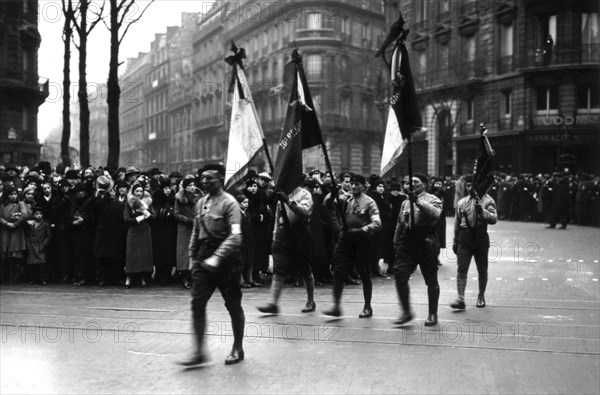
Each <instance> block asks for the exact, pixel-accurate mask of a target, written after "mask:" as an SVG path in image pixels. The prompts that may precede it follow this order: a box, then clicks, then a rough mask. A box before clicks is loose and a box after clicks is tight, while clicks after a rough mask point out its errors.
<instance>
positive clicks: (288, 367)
mask: <svg viewBox="0 0 600 395" xmlns="http://www.w3.org/2000/svg"><path fill="white" fill-rule="evenodd" d="M452 223H453V221H452V219H450V218H449V221H448V235H449V236H450V235H451V229H452V228H451V226H452ZM490 239H491V241H492V245H493V247H492V249H491V250H490V274H489V284H488V291H487V294H486V300H487V303H488V306H487V307H486V308H484V309H477V308H475V306H474V304H475V299H476V296H477V279H476V278H477V272H476V269H475V265H474V264H472V267H471V270H470V272H469V283H468V285H467V295H466V296H467V297H466V299H467V300H466V301H467V310H466V311H464V312H453V311H452V309H450V307H448V303H449V302H450V301H452V300H453V299H454V298H455V297H456V290H455V281H456V278H455V277H456V264H455V256H454V255H453V254H452V252H451V249H448V253H447V255H443V257H442V262H443V266H442V267H441V268H440V271H439V279H440V286H441V297H440V311H439V317H440V324H439V325H438V326H437V327H434V328H426V327H424V326H423V321H424V319H425V318H426V314H427V297H426V290H425V286H424V283H423V279H422V276H421V274H420V273H418V272H417V273H415V274H414V275H413V278H412V280H411V297H412V303H413V306H414V308H415V311H416V314H417V319H416V320H415V322H414V324H413V325H411V326H408V327H405V328H404V329H399V328H397V327H395V326H394V325H393V324H392V323H391V321H392V320H393V319H395V318H397V317H398V316H399V314H400V312H399V307H398V302H397V296H396V293H395V288H394V283H393V280H392V279H390V278H377V279H375V281H374V291H373V302H374V304H373V309H374V314H375V315H374V317H373V318H371V319H359V318H358V313H359V312H360V310H361V308H362V288H361V286H348V287H346V289H345V291H344V295H343V312H344V316H343V318H341V319H338V320H332V319H330V317H327V316H324V315H323V314H321V312H320V311H321V310H322V309H324V308H326V307H329V306H330V303H331V287H330V286H322V287H318V288H317V290H316V302H317V312H315V313H311V314H302V313H300V309H301V307H302V305H303V304H304V302H305V292H304V289H303V288H295V287H293V285H290V286H288V287H287V288H286V289H285V290H284V293H283V297H282V305H281V310H282V314H280V315H279V316H276V317H272V316H270V317H265V316H262V315H261V314H259V313H258V311H257V310H256V306H257V305H258V304H260V303H262V302H264V301H265V299H266V298H267V293H268V289H267V288H261V289H251V290H249V291H245V292H244V298H243V301H242V302H243V306H244V309H245V311H246V321H247V325H246V338H245V340H246V341H245V345H244V347H245V351H246V360H245V361H243V362H242V363H241V364H239V365H234V366H225V365H224V364H223V360H224V358H225V357H226V355H227V354H228V352H229V350H230V348H231V344H232V335H231V327H230V325H229V318H228V314H227V311H226V310H225V307H224V306H223V302H222V298H221V296H220V294H219V293H218V292H216V293H215V295H214V297H213V299H212V300H211V302H210V303H209V306H208V319H209V327H208V337H207V345H208V351H209V353H210V356H211V358H212V362H211V363H210V364H209V365H208V366H206V367H203V368H199V369H187V370H186V369H182V368H181V367H179V366H177V365H175V364H174V361H176V360H177V359H180V358H183V357H185V356H186V355H187V353H188V352H189V351H190V350H191V345H192V336H191V322H190V309H189V291H185V290H183V289H179V288H175V287H170V288H168V287H151V288H147V289H140V288H133V289H129V290H126V289H122V288H116V287H108V288H102V289H101V288H97V287H82V288H76V287H73V286H58V285H50V286H47V287H41V286H30V285H20V286H14V285H13V286H5V285H3V286H2V288H1V294H0V296H1V304H0V308H1V311H0V321H1V329H2V343H1V344H0V346H1V348H0V358H1V361H0V382H1V384H0V385H1V388H0V392H1V393H3V394H9V393H27V394H30V393H311V392H316V393H445V394H450V393H469V394H470V393H474V394H475V393H477V394H479V393H527V394H534V393H544V394H546V393H552V394H565V393H573V394H574V393H577V394H580V393H586V394H589V393H598V392H599V391H600V379H599V376H600V373H599V371H600V323H599V315H600V311H599V309H600V288H599V281H598V279H599V277H600V271H599V263H598V260H599V255H600V254H599V246H600V230H599V229H598V228H588V227H577V226H569V228H568V229H567V230H558V229H557V230H547V229H544V228H543V224H539V223H516V222H500V223H499V224H498V225H496V226H492V227H490ZM449 240H450V241H451V238H450V239H449Z"/></svg>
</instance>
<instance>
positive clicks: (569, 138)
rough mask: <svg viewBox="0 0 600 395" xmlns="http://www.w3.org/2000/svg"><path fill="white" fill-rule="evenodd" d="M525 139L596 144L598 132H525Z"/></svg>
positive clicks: (534, 141) (541, 141)
mask: <svg viewBox="0 0 600 395" xmlns="http://www.w3.org/2000/svg"><path fill="white" fill-rule="evenodd" d="M525 136H526V138H527V140H528V141H529V142H530V143H534V144H565V143H570V144H598V142H600V135H599V134H598V133H576V132H567V133H562V132H561V133H527V134H525Z"/></svg>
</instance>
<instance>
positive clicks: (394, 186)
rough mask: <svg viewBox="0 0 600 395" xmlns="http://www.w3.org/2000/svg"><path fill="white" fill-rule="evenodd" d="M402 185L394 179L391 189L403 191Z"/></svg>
mask: <svg viewBox="0 0 600 395" xmlns="http://www.w3.org/2000/svg"><path fill="white" fill-rule="evenodd" d="M401 190H402V185H400V183H399V182H397V181H394V182H392V183H391V184H390V191H401Z"/></svg>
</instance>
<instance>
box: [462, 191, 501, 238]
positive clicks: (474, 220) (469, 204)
mask: <svg viewBox="0 0 600 395" xmlns="http://www.w3.org/2000/svg"><path fill="white" fill-rule="evenodd" d="M480 200H481V208H482V209H483V211H482V212H481V213H480V214H478V215H477V216H476V212H475V199H474V198H472V197H471V196H466V197H464V198H462V199H460V201H459V202H458V206H457V207H456V220H455V221H454V232H455V233H457V232H458V230H460V229H468V228H469V227H471V228H475V226H477V229H480V228H481V229H485V228H487V225H488V224H490V225H493V224H495V223H496V221H497V220H498V218H497V214H496V202H494V199H492V198H491V197H490V195H487V194H486V195H483V198H482V199H480ZM467 220H468V221H469V225H470V226H467V222H466V221H467Z"/></svg>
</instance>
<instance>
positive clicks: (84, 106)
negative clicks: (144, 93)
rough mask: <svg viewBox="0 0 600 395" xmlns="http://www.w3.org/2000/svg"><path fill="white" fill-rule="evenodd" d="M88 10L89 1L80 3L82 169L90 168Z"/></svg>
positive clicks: (80, 143) (80, 148)
mask: <svg viewBox="0 0 600 395" xmlns="http://www.w3.org/2000/svg"><path fill="white" fill-rule="evenodd" d="M87 8H88V1H87V0H84V1H81V2H80V13H81V21H80V25H79V91H78V93H77V96H78V98H79V158H80V162H81V167H82V168H84V169H85V168H87V167H89V166H90V107H89V105H88V93H87V76H86V58H87Z"/></svg>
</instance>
